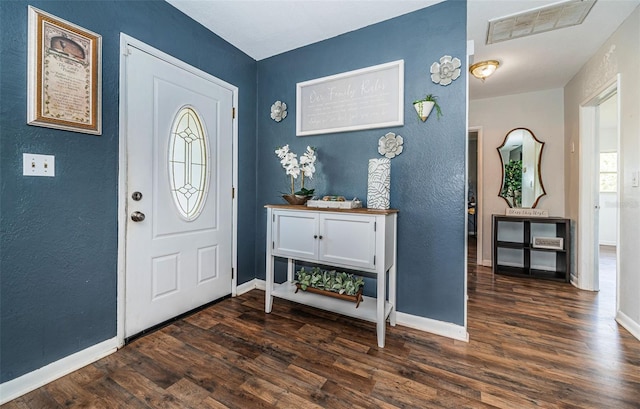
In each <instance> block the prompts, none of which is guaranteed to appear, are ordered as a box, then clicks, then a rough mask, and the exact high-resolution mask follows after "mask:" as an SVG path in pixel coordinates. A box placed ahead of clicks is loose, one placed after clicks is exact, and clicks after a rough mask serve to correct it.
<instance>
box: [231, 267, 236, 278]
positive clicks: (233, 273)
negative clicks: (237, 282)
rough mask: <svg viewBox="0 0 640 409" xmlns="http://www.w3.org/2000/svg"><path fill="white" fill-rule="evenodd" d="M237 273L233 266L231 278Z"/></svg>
mask: <svg viewBox="0 0 640 409" xmlns="http://www.w3.org/2000/svg"><path fill="white" fill-rule="evenodd" d="M234 275H235V270H234V269H233V267H231V279H232V280H233V277H234Z"/></svg>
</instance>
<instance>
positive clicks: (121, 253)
mask: <svg viewBox="0 0 640 409" xmlns="http://www.w3.org/2000/svg"><path fill="white" fill-rule="evenodd" d="M128 46H132V47H135V48H137V49H139V50H142V51H144V52H146V53H148V54H150V55H152V56H154V57H156V58H159V59H161V60H163V61H165V62H168V63H169V64H172V65H175V66H176V67H179V68H181V69H183V70H185V71H188V72H190V73H192V74H194V75H197V76H199V77H202V78H205V79H207V80H208V81H211V82H213V83H215V84H217V85H219V86H221V87H223V88H226V89H228V90H230V91H231V92H232V93H233V106H234V107H236V114H235V117H234V119H233V132H232V144H233V158H232V161H233V169H232V179H233V180H232V186H233V189H234V192H235V194H234V195H233V199H232V202H233V203H232V213H233V216H232V243H231V268H232V269H233V270H232V271H233V273H232V281H231V295H232V296H233V297H235V296H236V290H237V288H236V287H237V282H238V279H237V277H238V265H237V264H238V263H237V261H238V260H237V259H238V257H237V253H238V246H237V240H238V189H237V186H238V117H239V115H238V108H237V107H238V87H236V86H234V85H232V84H229V83H227V82H225V81H222V80H221V79H219V78H216V77H214V76H213V75H211V74H208V73H206V72H204V71H201V70H199V69H197V68H195V67H192V66H191V65H189V64H187V63H185V62H183V61H180V60H178V59H177V58H174V57H172V56H170V55H169V54H166V53H164V52H162V51H160V50H157V49H155V48H153V47H151V46H149V45H147V44H145V43H143V42H142V41H139V40H136V39H135V38H133V37H131V36H129V35H127V34H124V33H120V91H119V92H120V106H119V110H120V111H119V112H120V132H119V133H120V135H119V139H118V143H119V146H120V149H119V164H120V165H119V169H118V275H117V277H118V285H117V288H118V299H117V332H116V337H117V340H118V347H121V346H122V345H124V320H125V273H126V268H125V266H126V263H125V261H126V226H127V217H128V211H127V202H128V201H127V197H126V195H127V166H128V163H127V132H126V131H127V126H126V125H127V121H126V120H127V117H126V115H127V106H126V98H124V95H126V89H127V88H126V85H127V84H126V69H125V67H126V65H125V64H126V58H127V55H128ZM229 194H230V195H231V194H232V192H229Z"/></svg>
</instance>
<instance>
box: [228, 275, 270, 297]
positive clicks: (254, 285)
mask: <svg viewBox="0 0 640 409" xmlns="http://www.w3.org/2000/svg"><path fill="white" fill-rule="evenodd" d="M266 289H267V285H266V283H265V281H264V280H260V279H257V278H254V279H253V280H249V281H247V282H246V283H243V284H240V285H239V286H238V287H237V288H236V294H237V295H242V294H244V293H248V292H249V291H251V290H263V291H264V290H266Z"/></svg>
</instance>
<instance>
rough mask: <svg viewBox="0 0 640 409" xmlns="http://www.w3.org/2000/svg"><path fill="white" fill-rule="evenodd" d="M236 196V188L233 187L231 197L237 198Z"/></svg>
mask: <svg viewBox="0 0 640 409" xmlns="http://www.w3.org/2000/svg"><path fill="white" fill-rule="evenodd" d="M235 198H236V188H235V187H232V188H231V199H235Z"/></svg>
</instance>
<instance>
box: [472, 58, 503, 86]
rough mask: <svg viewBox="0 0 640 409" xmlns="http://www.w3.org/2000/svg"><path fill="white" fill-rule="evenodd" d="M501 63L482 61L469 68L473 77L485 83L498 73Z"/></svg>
mask: <svg viewBox="0 0 640 409" xmlns="http://www.w3.org/2000/svg"><path fill="white" fill-rule="evenodd" d="M499 65H500V63H499V62H498V61H496V60H487V61H480V62H477V63H475V64H473V65H472V66H471V67H469V72H470V73H471V75H473V76H474V77H476V78H477V79H479V80H482V81H484V79H485V78H487V77H488V76H490V75H491V74H493V73H494V72H496V70H497V69H498V66H499Z"/></svg>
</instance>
